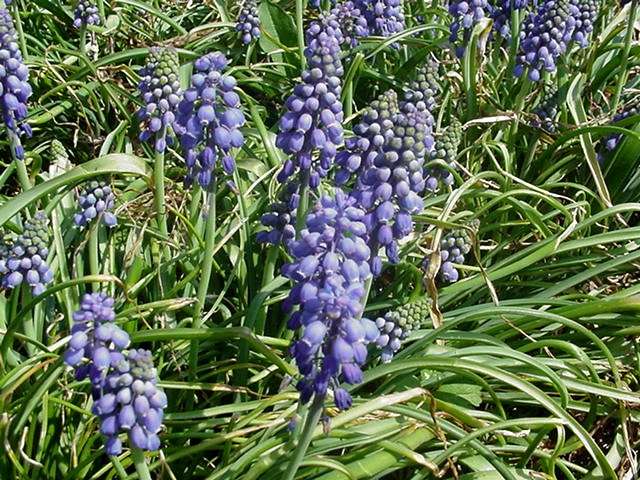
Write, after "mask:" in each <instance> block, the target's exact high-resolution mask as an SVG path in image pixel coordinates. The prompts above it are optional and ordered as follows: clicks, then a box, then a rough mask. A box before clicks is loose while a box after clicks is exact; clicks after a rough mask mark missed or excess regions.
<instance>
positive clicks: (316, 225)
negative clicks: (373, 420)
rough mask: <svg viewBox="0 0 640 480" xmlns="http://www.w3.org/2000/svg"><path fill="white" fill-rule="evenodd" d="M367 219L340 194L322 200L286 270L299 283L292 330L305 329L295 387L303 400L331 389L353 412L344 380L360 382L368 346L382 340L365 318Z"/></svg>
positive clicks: (292, 248) (292, 295)
mask: <svg viewBox="0 0 640 480" xmlns="http://www.w3.org/2000/svg"><path fill="white" fill-rule="evenodd" d="M364 217H365V213H364V212H363V211H362V210H361V209H359V208H358V207H357V206H356V205H355V201H354V199H353V198H350V197H348V196H347V195H346V194H344V193H343V192H342V191H340V190H337V191H336V194H335V197H334V198H332V197H328V196H324V197H322V198H321V200H320V201H319V202H318V203H317V204H316V206H315V207H314V208H313V210H312V211H311V212H310V213H309V214H308V215H307V218H306V228H305V229H303V230H302V231H301V232H300V239H299V240H295V241H292V242H291V243H290V244H289V253H290V254H291V256H292V257H293V261H292V262H291V263H288V264H286V265H284V266H283V269H282V272H283V274H284V275H285V276H286V277H287V278H290V279H291V280H292V281H293V282H294V286H293V288H292V289H291V291H290V292H289V296H288V297H287V299H286V300H285V302H284V308H285V310H286V311H287V312H289V313H290V314H291V316H290V319H289V324H288V325H289V328H290V329H292V330H296V331H297V330H299V329H300V330H301V335H300V338H299V339H298V340H297V341H296V342H295V343H294V344H293V346H292V354H293V356H294V358H295V360H296V364H297V365H298V369H299V371H300V373H301V374H302V375H303V379H302V380H300V382H299V383H298V385H297V388H298V390H299V391H300V400H301V402H303V403H306V402H308V401H309V400H310V399H311V397H312V396H314V395H317V396H319V397H324V396H325V395H326V393H327V391H328V390H329V389H332V390H333V394H334V399H335V404H336V406H337V407H338V408H339V409H341V410H344V409H347V408H349V407H350V406H351V402H352V400H351V396H350V395H349V394H348V393H347V391H346V390H344V389H343V388H341V387H340V383H341V382H342V381H344V382H347V383H349V384H357V383H360V382H361V381H362V370H361V367H362V366H363V365H364V363H365V361H366V359H367V348H366V345H367V343H369V342H372V341H375V339H376V338H377V336H378V330H377V328H376V326H375V324H374V323H373V322H371V321H370V320H367V319H362V318H361V314H362V310H363V305H362V301H363V298H364V296H365V282H366V281H367V280H368V279H369V278H370V276H371V272H370V270H369V264H368V260H369V257H370V253H371V251H370V249H369V247H368V246H367V244H366V243H365V238H366V234H367V229H366V226H365V224H364Z"/></svg>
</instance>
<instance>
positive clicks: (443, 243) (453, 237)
mask: <svg viewBox="0 0 640 480" xmlns="http://www.w3.org/2000/svg"><path fill="white" fill-rule="evenodd" d="M473 228H476V229H477V224H474V226H473ZM471 246H472V242H471V236H470V235H469V232H468V231H467V230H466V229H457V230H452V231H451V232H449V233H447V234H446V235H445V236H444V237H443V238H442V239H441V240H440V259H441V263H440V270H439V271H438V279H439V280H440V281H441V282H444V283H454V282H457V281H458V280H459V278H460V272H459V271H458V269H457V268H456V266H455V265H454V264H456V265H464V262H465V255H467V254H468V253H469V252H470V251H471ZM429 263H430V259H429V256H427V257H425V259H424V262H423V263H422V268H423V269H424V270H425V271H427V270H428V269H429Z"/></svg>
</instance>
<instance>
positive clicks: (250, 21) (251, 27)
mask: <svg viewBox="0 0 640 480" xmlns="http://www.w3.org/2000/svg"><path fill="white" fill-rule="evenodd" d="M236 31H238V32H240V37H241V38H242V43H244V44H245V45H248V44H249V43H251V40H254V39H255V40H257V39H258V38H260V17H259V16H258V2H257V1H256V0H245V2H244V5H243V6H242V8H241V9H240V13H239V14H238V20H237V22H236Z"/></svg>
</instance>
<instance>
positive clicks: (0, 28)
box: [0, 8, 32, 160]
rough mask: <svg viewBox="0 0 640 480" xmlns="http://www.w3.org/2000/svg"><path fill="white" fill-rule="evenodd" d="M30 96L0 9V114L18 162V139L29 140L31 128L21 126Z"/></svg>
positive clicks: (7, 16)
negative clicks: (22, 137)
mask: <svg viewBox="0 0 640 480" xmlns="http://www.w3.org/2000/svg"><path fill="white" fill-rule="evenodd" d="M31 92H32V90H31V85H30V84H29V70H28V69H27V66H26V65H25V64H24V63H23V61H22V54H21V53H20V48H19V46H18V41H17V38H16V30H15V28H14V26H13V19H12V18H11V14H10V13H9V10H7V9H6V8H0V111H1V112H2V120H3V121H4V124H5V125H6V127H7V133H8V135H9V140H10V144H11V148H12V151H13V155H14V156H15V158H17V159H19V160H22V159H23V158H24V148H23V147H22V143H21V142H20V136H21V135H23V134H24V135H26V136H27V137H30V136H31V127H30V126H29V124H27V123H26V122H24V120H25V118H26V117H27V101H28V100H29V97H30V96H31Z"/></svg>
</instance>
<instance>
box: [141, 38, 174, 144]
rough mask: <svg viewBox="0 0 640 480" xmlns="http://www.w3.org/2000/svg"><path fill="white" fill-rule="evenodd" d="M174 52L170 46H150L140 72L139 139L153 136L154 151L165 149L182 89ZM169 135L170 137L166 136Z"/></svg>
mask: <svg viewBox="0 0 640 480" xmlns="http://www.w3.org/2000/svg"><path fill="white" fill-rule="evenodd" d="M179 67H180V64H179V60H178V52H177V51H176V50H175V48H173V47H167V48H164V47H151V48H150V49H149V57H148V60H147V64H146V66H145V67H144V68H143V69H142V70H141V71H140V83H139V84H138V90H139V91H140V97H141V99H142V103H143V106H142V107H141V108H140V110H138V118H139V119H140V121H141V122H142V126H141V132H140V140H141V141H143V142H146V141H147V140H149V139H151V138H152V137H154V142H155V143H154V146H155V150H156V152H159V153H162V152H164V151H165V149H166V148H167V131H168V130H171V129H172V128H173V127H174V123H175V120H176V111H177V108H178V104H179V103H180V100H181V99H182V89H181V88H180V79H179V77H178V69H179ZM169 138H170V137H169Z"/></svg>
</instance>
